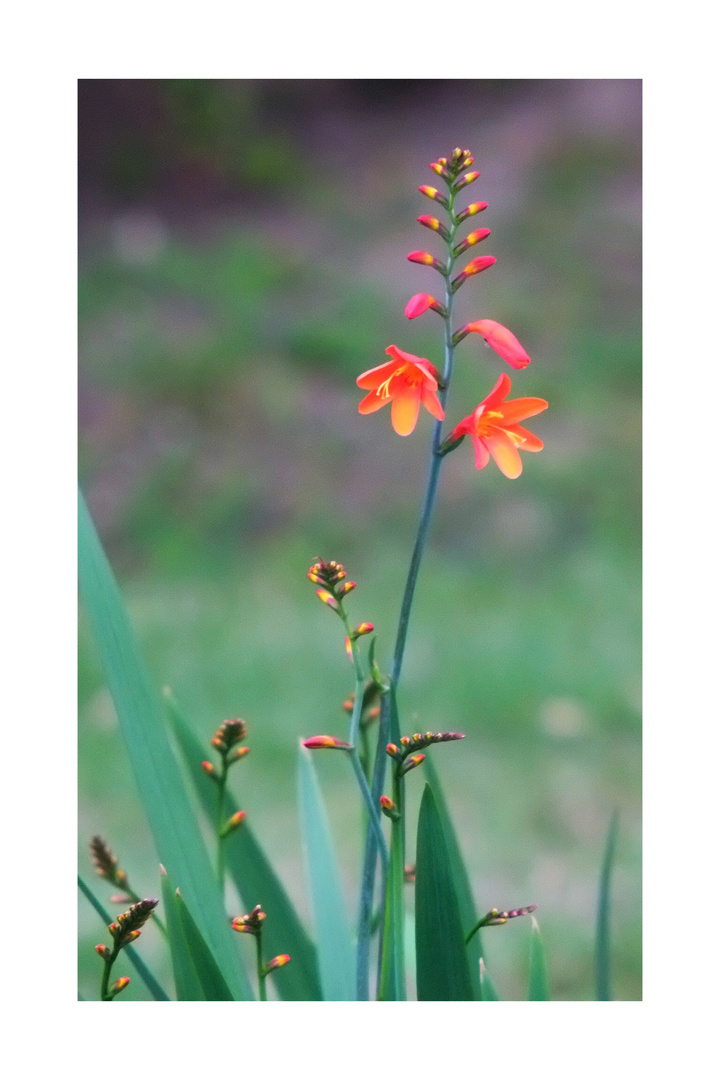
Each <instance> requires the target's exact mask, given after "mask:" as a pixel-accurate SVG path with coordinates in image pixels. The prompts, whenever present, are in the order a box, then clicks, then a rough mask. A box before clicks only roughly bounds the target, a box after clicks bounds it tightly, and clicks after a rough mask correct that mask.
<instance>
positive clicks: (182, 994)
mask: <svg viewBox="0 0 720 1080" xmlns="http://www.w3.org/2000/svg"><path fill="white" fill-rule="evenodd" d="M160 887H161V889H162V898H163V907H164V909H165V919H166V922H167V932H168V941H169V943H170V959H171V960H172V968H173V976H174V978H175V993H176V995H177V999H178V1001H205V1000H206V998H205V996H204V994H203V989H202V984H201V983H200V979H199V978H198V974H197V971H196V970H195V965H194V964H193V962H192V958H191V956H190V950H189V949H188V947H187V942H186V941H185V934H184V933H183V929H182V925H181V923H180V912H179V910H178V908H177V905H176V903H175V889H174V887H173V885H171V883H170V879H169V878H168V876H167V874H162V876H161V882H160Z"/></svg>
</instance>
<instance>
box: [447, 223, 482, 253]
mask: <svg viewBox="0 0 720 1080" xmlns="http://www.w3.org/2000/svg"><path fill="white" fill-rule="evenodd" d="M490 231H491V230H490V229H475V230H474V231H473V232H471V233H468V234H467V236H466V237H465V239H464V240H463V241H462V243H460V244H458V246H457V247H456V248H453V255H455V256H457V255H462V253H463V251H467V249H468V248H470V247H474V246H475V244H479V243H480V242H481V240H485V239H486V238H487V237H488V236H489V235H490Z"/></svg>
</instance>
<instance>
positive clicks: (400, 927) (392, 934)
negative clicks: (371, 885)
mask: <svg viewBox="0 0 720 1080" xmlns="http://www.w3.org/2000/svg"><path fill="white" fill-rule="evenodd" d="M403 848H404V843H403V826H402V822H400V821H393V823H392V839H391V841H390V865H389V867H388V875H387V886H386V890H385V917H384V921H383V934H382V946H381V956H380V983H379V986H378V1001H405V1000H406V998H407V990H406V986H405V948H404V946H405V896H404V890H405V853H404V850H403Z"/></svg>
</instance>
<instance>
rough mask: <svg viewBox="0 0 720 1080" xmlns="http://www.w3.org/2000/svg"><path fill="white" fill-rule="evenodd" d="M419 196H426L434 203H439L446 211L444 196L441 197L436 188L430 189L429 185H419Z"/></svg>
mask: <svg viewBox="0 0 720 1080" xmlns="http://www.w3.org/2000/svg"><path fill="white" fill-rule="evenodd" d="M418 191H419V192H420V194H421V195H427V197H428V199H434V200H435V202H439V203H440V205H441V206H444V207H445V209H446V210H447V208H448V201H447V199H446V198H445V196H444V195H441V194H440V192H439V191H438V189H437V188H434V187H430V185H429V184H421V185H420V187H419V188H418Z"/></svg>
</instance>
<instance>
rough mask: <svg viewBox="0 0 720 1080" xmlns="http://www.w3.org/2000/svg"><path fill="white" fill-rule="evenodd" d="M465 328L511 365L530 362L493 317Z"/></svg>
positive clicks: (511, 336) (522, 366) (510, 334)
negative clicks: (480, 337)
mask: <svg viewBox="0 0 720 1080" xmlns="http://www.w3.org/2000/svg"><path fill="white" fill-rule="evenodd" d="M471 235H472V234H471ZM467 329H468V330H469V331H472V332H474V333H476V334H480V335H481V336H482V337H484V338H485V340H486V341H487V343H488V345H489V346H490V348H491V349H494V350H495V352H496V353H497V354H498V356H501V357H502V358H503V360H506V361H507V362H508V364H510V366H511V367H514V368H518V369H519V368H525V367H527V366H528V364H529V363H530V357H529V356H528V354H527V353H526V352H525V350H524V349H523V347H522V345H521V344H520V342H519V341H518V339H517V338H516V337H515V335H514V334H513V333H511V332H510V330H508V328H507V327H506V326H503V325H502V324H501V323H499V322H495V320H494V319H479V320H478V321H477V322H473V323H470V325H469V326H468V327H467Z"/></svg>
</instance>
